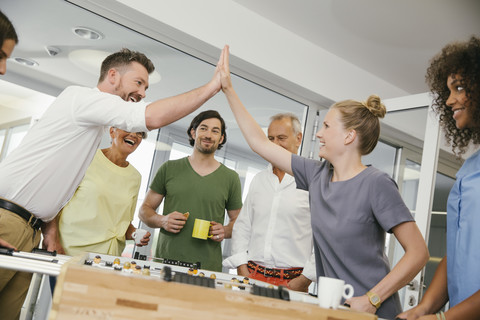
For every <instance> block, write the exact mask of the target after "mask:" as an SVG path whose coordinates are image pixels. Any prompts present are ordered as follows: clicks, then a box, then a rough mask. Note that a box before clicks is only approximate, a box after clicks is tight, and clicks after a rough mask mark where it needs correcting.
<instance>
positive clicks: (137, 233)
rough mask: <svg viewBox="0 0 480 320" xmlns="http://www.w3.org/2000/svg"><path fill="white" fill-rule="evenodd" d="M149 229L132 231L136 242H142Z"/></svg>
mask: <svg viewBox="0 0 480 320" xmlns="http://www.w3.org/2000/svg"><path fill="white" fill-rule="evenodd" d="M147 232H148V231H147V230H144V229H137V230H135V231H134V232H133V233H132V238H133V239H135V244H141V242H142V239H143V237H144V236H145V235H146V234H147Z"/></svg>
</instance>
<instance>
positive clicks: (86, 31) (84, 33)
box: [72, 27, 103, 40]
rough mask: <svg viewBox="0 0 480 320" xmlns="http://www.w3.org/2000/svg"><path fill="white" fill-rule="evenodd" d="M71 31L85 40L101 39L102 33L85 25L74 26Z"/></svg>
mask: <svg viewBox="0 0 480 320" xmlns="http://www.w3.org/2000/svg"><path fill="white" fill-rule="evenodd" d="M72 30H73V33H75V34H76V35H77V36H79V37H80V38H83V39H87V40H100V39H103V34H101V33H100V32H98V31H96V30H93V29H91V28H87V27H74V28H73V29H72Z"/></svg>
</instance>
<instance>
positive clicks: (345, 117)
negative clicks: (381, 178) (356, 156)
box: [332, 95, 387, 155]
mask: <svg viewBox="0 0 480 320" xmlns="http://www.w3.org/2000/svg"><path fill="white" fill-rule="evenodd" d="M332 108H335V109H337V110H338V111H339V112H340V115H341V120H342V122H343V125H344V127H345V129H347V130H352V129H353V130H355V131H356V132H357V137H358V138H359V139H360V144H359V151H360V153H361V154H362V155H367V154H369V153H370V152H372V151H373V149H374V148H375V146H376V145H377V142H378V138H379V137H380V120H379V118H383V117H384V116H385V114H386V113H387V109H386V108H385V106H384V105H383V103H382V102H381V101H380V97H379V96H377V95H371V96H370V97H368V99H367V101H366V102H360V101H356V100H344V101H340V102H337V103H335V104H334V105H333V106H332Z"/></svg>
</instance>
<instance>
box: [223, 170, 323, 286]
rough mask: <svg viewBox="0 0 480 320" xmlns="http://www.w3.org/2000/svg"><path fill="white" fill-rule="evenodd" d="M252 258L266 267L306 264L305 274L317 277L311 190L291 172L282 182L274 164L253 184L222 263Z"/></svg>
mask: <svg viewBox="0 0 480 320" xmlns="http://www.w3.org/2000/svg"><path fill="white" fill-rule="evenodd" d="M249 260H252V261H254V262H255V263H257V264H260V265H262V266H265V267H267V268H281V269H287V268H299V267H303V268H304V270H303V275H304V276H305V277H307V278H308V279H310V280H312V281H315V278H316V274H315V258H314V254H313V239H312V227H311V222H310V206H309V199H308V192H307V191H304V190H299V189H297V188H296V183H295V179H294V178H293V177H292V176H290V175H288V174H285V176H284V177H283V179H282V181H281V182H280V181H279V180H278V177H277V176H276V175H275V174H274V173H273V169H272V166H271V165H269V166H268V168H267V169H266V170H264V171H261V172H260V173H258V174H257V175H256V176H255V177H254V178H253V180H252V182H251V184H250V189H249V191H248V195H247V198H246V200H245V203H244V204H243V207H242V210H241V212H240V214H239V216H238V218H237V220H236V221H235V224H234V227H233V234H232V256H230V257H229V258H227V259H225V260H224V261H223V265H224V266H225V267H227V268H236V267H238V266H240V265H242V264H246V263H247V262H248V261H249Z"/></svg>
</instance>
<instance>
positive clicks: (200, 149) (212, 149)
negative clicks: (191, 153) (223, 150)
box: [195, 145, 217, 154]
mask: <svg viewBox="0 0 480 320" xmlns="http://www.w3.org/2000/svg"><path fill="white" fill-rule="evenodd" d="M195 148H196V149H197V150H198V152H200V153H202V154H212V153H215V151H217V146H215V145H213V146H212V147H210V148H203V147H202V146H201V145H197V146H196V147H195Z"/></svg>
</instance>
